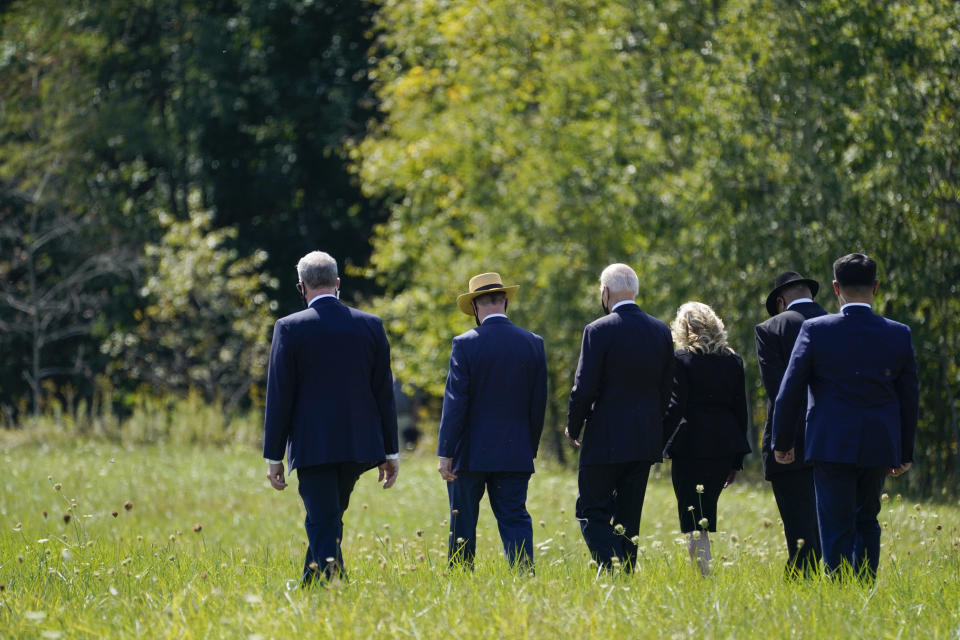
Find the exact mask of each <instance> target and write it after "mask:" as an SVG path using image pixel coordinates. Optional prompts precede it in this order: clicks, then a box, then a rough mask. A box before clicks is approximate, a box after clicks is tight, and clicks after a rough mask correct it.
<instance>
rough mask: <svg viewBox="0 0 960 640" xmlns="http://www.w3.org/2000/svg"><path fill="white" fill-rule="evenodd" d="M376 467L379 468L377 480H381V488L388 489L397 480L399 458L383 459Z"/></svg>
mask: <svg viewBox="0 0 960 640" xmlns="http://www.w3.org/2000/svg"><path fill="white" fill-rule="evenodd" d="M377 468H378V469H379V470H380V476H379V477H378V478H377V482H382V483H383V488H384V489H389V488H390V487H392V486H393V483H394V482H396V481H397V475H398V474H399V473H400V459H399V458H390V459H389V460H384V461H383V462H382V463H381V464H380V466H379V467H377Z"/></svg>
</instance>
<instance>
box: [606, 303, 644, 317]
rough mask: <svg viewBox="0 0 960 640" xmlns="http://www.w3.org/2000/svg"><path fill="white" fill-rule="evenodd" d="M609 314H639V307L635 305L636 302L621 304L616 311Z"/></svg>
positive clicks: (612, 310) (613, 310)
mask: <svg viewBox="0 0 960 640" xmlns="http://www.w3.org/2000/svg"><path fill="white" fill-rule="evenodd" d="M610 313H629V314H634V313H640V307H639V306H638V305H637V303H636V302H629V303H627V304H622V305H620V306H618V307H617V308H616V309H611V310H610Z"/></svg>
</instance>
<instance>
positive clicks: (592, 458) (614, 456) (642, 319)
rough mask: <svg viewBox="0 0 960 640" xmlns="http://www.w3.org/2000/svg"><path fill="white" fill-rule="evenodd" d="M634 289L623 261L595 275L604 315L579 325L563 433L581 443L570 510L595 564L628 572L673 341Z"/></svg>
mask: <svg viewBox="0 0 960 640" xmlns="http://www.w3.org/2000/svg"><path fill="white" fill-rule="evenodd" d="M639 288H640V283H639V280H638V279H637V274H636V273H635V272H634V271H633V269H631V268H630V267H629V266H627V265H625V264H612V265H610V266H608V267H607V268H606V269H604V270H603V273H602V274H601V275H600V304H601V306H602V307H603V310H604V313H605V314H606V315H604V316H603V317H601V318H599V319H597V320H595V321H593V322H591V323H590V324H588V325H587V326H586V328H585V329H584V330H583V344H582V346H581V349H580V361H579V363H578V364H577V372H576V375H575V377H574V382H573V388H572V389H571V391H570V403H569V407H568V411H567V429H566V433H567V438H569V439H570V441H571V443H572V444H573V445H574V446H575V447H578V448H581V452H580V470H579V474H578V478H577V484H578V489H579V493H578V496H577V507H576V516H577V520H579V522H580V530H581V531H582V533H583V539H584V541H585V542H586V543H587V547H588V548H589V549H590V554H591V556H592V557H593V559H594V560H596V562H597V564H598V565H599V568H598V570H599V569H609V568H611V567H612V566H613V565H614V564H616V563H618V562H619V563H620V564H621V566H622V567H623V569H624V570H625V571H632V570H633V565H634V563H635V562H636V555H637V546H636V544H635V542H634V539H635V537H636V536H637V535H638V534H639V531H640V514H641V511H642V510H643V499H644V495H645V494H646V490H647V478H648V477H649V474H650V465H652V464H653V463H654V462H659V461H660V460H661V459H662V457H661V456H662V452H663V427H662V424H663V414H664V411H665V410H666V408H667V404H668V402H669V400H670V389H671V386H672V383H673V339H672V338H671V335H670V329H669V327H667V325H666V324H664V323H663V322H661V321H660V320H657V319H656V318H654V317H652V316H649V315H647V314H646V313H644V312H643V311H642V310H641V309H640V307H638V306H637V304H636V303H635V302H634V299H635V298H636V297H637V292H638V291H639ZM584 423H586V426H584ZM581 431H583V435H582V438H581ZM581 440H582V447H581Z"/></svg>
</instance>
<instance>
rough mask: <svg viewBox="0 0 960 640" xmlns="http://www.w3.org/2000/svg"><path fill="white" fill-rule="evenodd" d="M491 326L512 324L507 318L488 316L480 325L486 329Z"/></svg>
mask: <svg viewBox="0 0 960 640" xmlns="http://www.w3.org/2000/svg"><path fill="white" fill-rule="evenodd" d="M490 324H511V323H510V319H509V318H507V317H506V316H494V317H492V318H491V317H489V316H488V317H486V318H484V319H483V322H481V323H480V326H481V327H485V326H487V325H490Z"/></svg>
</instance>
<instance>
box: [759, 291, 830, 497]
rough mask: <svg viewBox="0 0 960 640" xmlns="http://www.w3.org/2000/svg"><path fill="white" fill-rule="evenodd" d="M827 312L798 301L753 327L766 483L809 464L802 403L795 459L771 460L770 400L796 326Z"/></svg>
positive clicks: (778, 387) (773, 394) (775, 392)
mask: <svg viewBox="0 0 960 640" xmlns="http://www.w3.org/2000/svg"><path fill="white" fill-rule="evenodd" d="M826 314H827V312H826V311H825V310H824V308H823V307H821V306H820V305H819V304H817V303H816V302H801V303H799V304H795V305H793V306H792V307H790V308H789V309H787V310H786V311H784V312H783V313H780V314H777V315H775V316H773V317H772V318H769V319H767V320H765V321H763V322H761V323H760V324H758V325H757V326H756V330H755V335H756V341H757V361H758V362H759V363H760V377H761V378H762V379H763V388H764V390H765V391H766V392H767V419H766V421H765V423H764V425H763V449H762V451H761V457H762V458H763V475H764V477H765V478H766V479H767V480H769V479H770V478H771V477H772V476H774V475H776V474H777V473H781V472H783V471H790V470H796V469H803V468H806V467H809V466H810V465H809V464H808V463H807V462H806V461H805V460H804V457H803V450H804V446H803V441H804V417H803V415H804V413H806V402H804V403H803V406H802V407H801V411H800V417H799V418H798V420H797V431H796V433H797V441H796V442H797V446H796V460H795V461H794V462H792V463H790V464H779V463H778V462H777V461H776V460H774V458H773V450H772V449H771V443H770V435H771V431H772V428H773V401H774V400H775V399H776V398H777V392H778V391H779V390H780V383H781V381H782V380H783V374H784V372H785V371H786V370H787V363H788V362H789V361H790V352H791V351H792V350H793V345H794V343H796V341H797V335H798V334H799V333H800V325H802V324H803V321H804V320H806V319H808V318H816V317H819V316H824V315H826Z"/></svg>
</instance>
